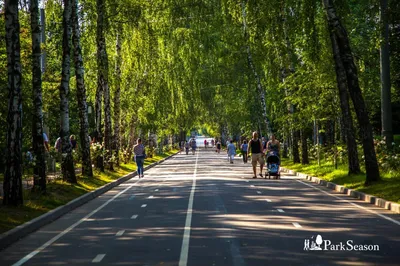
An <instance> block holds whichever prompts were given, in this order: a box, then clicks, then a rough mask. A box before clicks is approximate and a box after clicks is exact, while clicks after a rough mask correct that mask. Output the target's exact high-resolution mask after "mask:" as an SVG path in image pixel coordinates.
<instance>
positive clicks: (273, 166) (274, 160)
mask: <svg viewBox="0 0 400 266" xmlns="http://www.w3.org/2000/svg"><path fill="white" fill-rule="evenodd" d="M279 166H280V160H279V156H278V153H276V152H274V151H271V152H269V153H268V154H267V171H266V173H265V178H267V176H268V179H271V176H274V177H275V178H276V179H280V178H281V172H280V171H279Z"/></svg>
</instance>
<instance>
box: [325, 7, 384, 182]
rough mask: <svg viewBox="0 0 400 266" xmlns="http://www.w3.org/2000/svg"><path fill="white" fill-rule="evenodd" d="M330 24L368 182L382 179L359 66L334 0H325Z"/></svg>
mask: <svg viewBox="0 0 400 266" xmlns="http://www.w3.org/2000/svg"><path fill="white" fill-rule="evenodd" d="M323 5H324V9H325V12H326V17H327V20H328V25H329V26H330V28H331V29H332V31H333V33H334V37H335V39H336V41H337V44H338V48H339V53H340V57H341V59H342V62H343V66H344V69H345V72H346V79H347V86H348V87H347V88H348V91H349V94H350V97H351V99H352V101H353V105H354V109H355V112H356V115H357V120H358V123H359V126H360V137H361V140H362V144H363V150H364V158H365V169H366V181H365V183H366V184H370V183H371V182H373V181H377V180H379V179H380V175H379V168H378V162H377V159H376V153H375V149H374V140H373V134H372V126H371V123H370V121H369V116H368V111H367V108H366V106H365V102H364V98H363V96H362V93H361V89H360V85H359V80H358V75H357V67H356V65H355V63H354V58H353V55H352V52H351V48H350V42H349V38H348V35H347V32H346V30H345V28H344V27H343V25H342V23H341V21H340V19H339V17H338V16H337V15H336V9H335V6H334V5H333V1H332V0H323Z"/></svg>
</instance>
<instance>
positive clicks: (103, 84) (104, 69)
mask: <svg viewBox="0 0 400 266" xmlns="http://www.w3.org/2000/svg"><path fill="white" fill-rule="evenodd" d="M96 7H97V37H96V41H97V68H98V69H97V73H98V74H97V75H98V76H97V82H98V85H97V90H98V95H97V93H96V97H100V94H102V95H103V100H104V148H105V150H106V158H105V159H106V162H108V160H109V159H110V157H111V155H112V127H111V103H110V90H109V87H108V56H107V47H106V38H105V30H106V16H107V15H106V4H105V0H97V1H96ZM97 101H98V99H97V100H96V103H97ZM100 106H101V105H100ZM97 108H99V106H97ZM96 112H101V110H96ZM100 121H101V120H100ZM100 121H96V122H97V123H100ZM99 126H100V125H99ZM98 130H99V129H98ZM100 132H101V131H99V133H100ZM100 134H101V133H100ZM108 166H109V168H111V169H112V164H108Z"/></svg>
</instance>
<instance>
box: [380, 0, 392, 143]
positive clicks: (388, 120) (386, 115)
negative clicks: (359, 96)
mask: <svg viewBox="0 0 400 266" xmlns="http://www.w3.org/2000/svg"><path fill="white" fill-rule="evenodd" d="M388 11H389V10H388V0H380V17H381V38H382V40H381V49H380V70H381V116H382V119H381V120H382V136H383V137H384V138H385V139H386V146H387V147H388V148H389V149H391V148H392V142H393V131H392V102H391V92H390V89H391V88H390V87H391V86H390V85H391V82H390V57H389V22H388Z"/></svg>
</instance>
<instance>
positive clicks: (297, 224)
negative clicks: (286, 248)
mask: <svg viewBox="0 0 400 266" xmlns="http://www.w3.org/2000/svg"><path fill="white" fill-rule="evenodd" d="M292 224H293V225H294V227H296V228H301V227H302V226H301V225H300V224H299V223H292Z"/></svg>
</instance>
